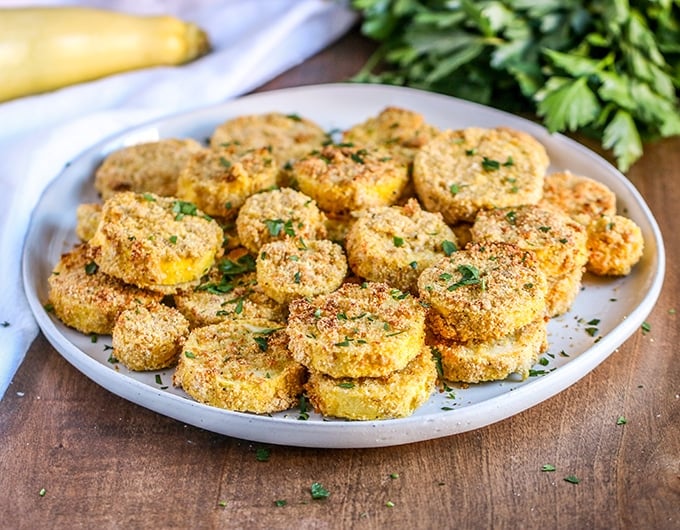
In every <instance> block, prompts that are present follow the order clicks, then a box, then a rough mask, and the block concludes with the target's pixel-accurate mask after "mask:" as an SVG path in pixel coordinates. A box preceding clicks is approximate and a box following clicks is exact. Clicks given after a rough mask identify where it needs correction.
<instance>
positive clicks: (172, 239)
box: [168, 236, 177, 245]
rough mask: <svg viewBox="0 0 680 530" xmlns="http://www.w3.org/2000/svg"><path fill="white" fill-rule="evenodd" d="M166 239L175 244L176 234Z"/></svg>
mask: <svg viewBox="0 0 680 530" xmlns="http://www.w3.org/2000/svg"><path fill="white" fill-rule="evenodd" d="M168 241H169V242H170V243H171V244H173V245H176V244H177V236H170V237H169V238H168Z"/></svg>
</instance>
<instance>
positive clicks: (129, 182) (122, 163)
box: [94, 138, 203, 200]
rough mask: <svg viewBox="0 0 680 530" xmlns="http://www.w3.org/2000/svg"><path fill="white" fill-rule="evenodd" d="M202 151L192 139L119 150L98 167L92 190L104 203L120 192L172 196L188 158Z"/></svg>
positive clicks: (170, 140) (140, 145) (175, 192)
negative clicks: (95, 191)
mask: <svg viewBox="0 0 680 530" xmlns="http://www.w3.org/2000/svg"><path fill="white" fill-rule="evenodd" d="M202 149H203V147H202V146H201V144H199V143H198V142H197V141H196V140H192V139H191V138H186V139H177V138H167V139H162V140H158V141H155V142H146V143H142V144H137V145H131V146H127V147H122V148H120V149H118V150H117V151H114V152H112V153H111V154H109V155H108V156H107V157H106V158H105V159H104V161H103V162H102V164H101V165H100V166H99V168H98V169H97V171H96V172H95V176H94V187H95V189H96V190H97V191H98V192H99V194H100V195H101V197H102V199H104V200H106V199H108V198H109V197H111V196H112V195H113V194H114V193H119V192H121V191H134V192H136V193H147V192H148V193H155V194H156V195H161V196H164V197H172V196H175V195H176V194H177V177H178V176H179V174H180V171H181V170H182V168H183V167H184V165H185V164H186V163H187V160H188V159H189V157H190V156H191V155H192V154H193V153H195V152H197V151H201V150H202Z"/></svg>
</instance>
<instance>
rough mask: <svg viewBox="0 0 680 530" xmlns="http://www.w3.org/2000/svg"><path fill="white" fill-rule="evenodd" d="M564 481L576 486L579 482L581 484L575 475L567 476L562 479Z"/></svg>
mask: <svg viewBox="0 0 680 530" xmlns="http://www.w3.org/2000/svg"><path fill="white" fill-rule="evenodd" d="M564 480H565V481H566V482H569V483H571V484H578V483H579V482H581V479H580V478H578V477H577V476H576V475H568V476H566V477H564Z"/></svg>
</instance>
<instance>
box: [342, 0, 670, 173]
mask: <svg viewBox="0 0 680 530" xmlns="http://www.w3.org/2000/svg"><path fill="white" fill-rule="evenodd" d="M353 6H354V7H355V9H357V10H358V11H359V12H360V13H361V14H362V15H363V23H362V32H363V33H364V35H366V36H368V37H370V38H372V39H374V40H376V41H379V42H380V43H381V45H380V47H379V49H378V50H377V52H376V53H375V54H374V56H373V57H372V58H371V59H370V60H369V61H368V63H367V64H366V65H365V67H364V68H363V69H362V71H361V72H359V74H358V75H357V76H356V77H355V78H354V80H356V81H361V82H381V83H388V84H397V85H408V86H412V87H417V88H422V89H426V90H432V91H435V92H441V93H445V94H449V95H453V96H456V97H460V98H463V99H467V100H472V101H477V102H479V103H483V104H486V105H491V106H494V107H497V108H502V109H505V110H510V111H513V112H529V113H533V114H536V115H538V116H539V117H540V118H541V119H542V120H543V123H544V125H545V126H546V127H547V128H548V130H550V131H551V132H555V131H575V130H579V131H581V132H584V133H587V134H590V135H593V136H595V137H596V138H598V139H599V140H600V141H601V143H602V145H603V147H605V148H606V149H611V150H612V152H613V154H614V156H615V158H616V162H617V165H618V167H619V169H621V170H622V171H626V170H628V168H629V167H630V166H631V164H633V162H635V160H637V159H638V158H639V157H640V156H641V155H642V146H643V142H645V141H649V140H653V139H657V138H661V137H668V136H673V135H677V134H680V108H679V106H678V88H679V87H680V0H594V1H590V2H588V1H578V0H482V1H473V0H429V1H428V0H353ZM376 68H378V73H374V70H376Z"/></svg>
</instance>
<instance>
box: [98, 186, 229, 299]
mask: <svg viewBox="0 0 680 530" xmlns="http://www.w3.org/2000/svg"><path fill="white" fill-rule="evenodd" d="M222 240H223V232H222V229H221V228H220V226H219V225H218V224H217V223H216V222H215V221H214V220H212V219H210V218H207V217H206V216H204V215H203V214H202V213H201V212H200V210H197V209H196V206H195V205H193V204H192V203H187V202H184V201H180V200H178V199H175V198H171V197H160V196H158V195H154V194H150V193H145V194H137V193H132V192H122V193H117V194H115V195H114V196H113V197H111V198H110V199H108V200H107V201H106V202H105V203H104V206H103V208H102V213H101V221H100V223H99V225H98V227H97V231H96V233H95V235H94V236H93V237H92V239H91V240H90V245H92V247H94V248H97V249H98V255H97V258H96V260H97V264H98V265H99V267H100V268H101V270H102V271H103V272H105V273H107V274H109V275H111V276H114V277H116V278H119V279H120V280H123V281H124V282H126V283H130V284H133V285H136V286H138V287H143V288H147V289H154V290H158V291H162V292H165V293H172V292H174V291H175V290H176V289H177V288H179V287H181V286H183V285H186V284H194V283H197V282H198V281H199V280H200V278H201V277H202V276H203V275H204V274H205V273H206V272H208V270H209V269H210V267H212V265H213V263H214V262H215V258H216V257H218V256H219V255H220V254H221V252H222Z"/></svg>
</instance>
